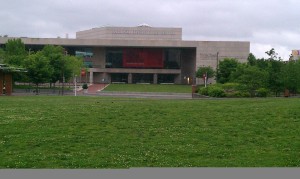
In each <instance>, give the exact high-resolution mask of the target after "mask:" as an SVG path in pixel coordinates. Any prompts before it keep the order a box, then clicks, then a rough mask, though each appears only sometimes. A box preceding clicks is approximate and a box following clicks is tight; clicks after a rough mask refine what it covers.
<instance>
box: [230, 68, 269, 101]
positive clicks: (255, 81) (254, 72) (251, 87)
mask: <svg viewBox="0 0 300 179" xmlns="http://www.w3.org/2000/svg"><path fill="white" fill-rule="evenodd" d="M236 73H237V74H238V75H237V74H235V75H234V76H236V79H235V81H236V82H238V83H240V84H242V85H245V87H246V88H247V89H248V91H249V93H250V94H251V96H254V95H255V90H257V89H258V88H262V87H266V86H267V81H268V77H269V76H268V73H267V72H266V71H262V70H260V69H259V68H258V67H256V66H240V68H238V70H237V72H236Z"/></svg>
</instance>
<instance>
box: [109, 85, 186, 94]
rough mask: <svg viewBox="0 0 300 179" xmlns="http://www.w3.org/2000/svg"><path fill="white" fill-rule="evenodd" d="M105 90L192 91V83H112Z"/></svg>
mask: <svg viewBox="0 0 300 179" xmlns="http://www.w3.org/2000/svg"><path fill="white" fill-rule="evenodd" d="M103 91H110V92H111V91H118V92H167V93H191V92H192V86H191V85H173V84H165V85H161V84H160V85H155V84H110V85H109V86H108V87H106V88H105V89H104V90H103Z"/></svg>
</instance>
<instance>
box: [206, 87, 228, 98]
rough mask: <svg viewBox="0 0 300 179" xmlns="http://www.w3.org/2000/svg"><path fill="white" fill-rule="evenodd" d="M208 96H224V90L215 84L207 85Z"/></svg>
mask: <svg viewBox="0 0 300 179" xmlns="http://www.w3.org/2000/svg"><path fill="white" fill-rule="evenodd" d="M208 96H211V97H225V96H226V94H225V91H224V90H223V89H222V88H220V87H217V86H209V87H208Z"/></svg>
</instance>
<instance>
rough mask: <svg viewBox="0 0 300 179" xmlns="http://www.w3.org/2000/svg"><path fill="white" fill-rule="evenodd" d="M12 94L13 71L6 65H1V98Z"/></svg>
mask: <svg viewBox="0 0 300 179" xmlns="http://www.w3.org/2000/svg"><path fill="white" fill-rule="evenodd" d="M11 94H12V71H11V70H10V68H9V67H8V66H7V65H5V64H0V96H2V95H7V96H10V95H11Z"/></svg>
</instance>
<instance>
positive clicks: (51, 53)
mask: <svg viewBox="0 0 300 179" xmlns="http://www.w3.org/2000/svg"><path fill="white" fill-rule="evenodd" d="M42 53H43V56H44V57H45V58H47V59H48V61H49V65H50V66H51V68H52V75H51V79H50V86H51V84H52V83H56V82H57V81H58V80H62V77H63V73H62V72H63V68H64V49H63V48H62V47H61V46H53V45H46V46H45V47H44V48H43V49H42Z"/></svg>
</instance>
